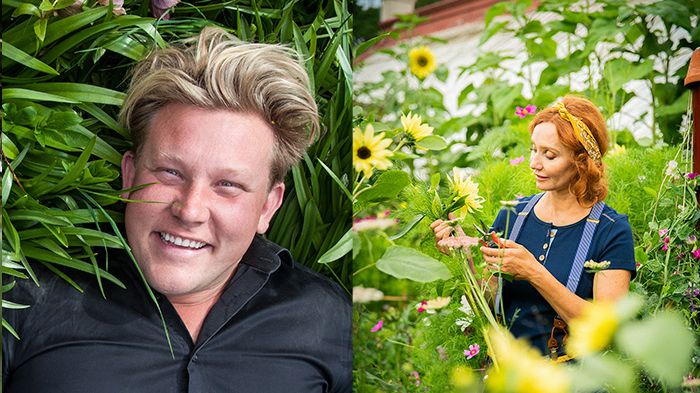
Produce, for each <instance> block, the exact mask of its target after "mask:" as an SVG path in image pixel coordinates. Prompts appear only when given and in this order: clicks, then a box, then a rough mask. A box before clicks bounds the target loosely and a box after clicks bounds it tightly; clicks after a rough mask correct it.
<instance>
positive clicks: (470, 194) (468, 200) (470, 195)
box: [449, 168, 484, 217]
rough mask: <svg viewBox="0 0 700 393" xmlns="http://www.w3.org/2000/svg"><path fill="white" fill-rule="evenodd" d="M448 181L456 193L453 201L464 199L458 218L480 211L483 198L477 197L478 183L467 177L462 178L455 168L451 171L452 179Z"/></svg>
mask: <svg viewBox="0 0 700 393" xmlns="http://www.w3.org/2000/svg"><path fill="white" fill-rule="evenodd" d="M449 180H450V183H452V190H453V191H454V192H455V193H456V195H455V200H457V199H460V198H464V207H462V208H461V209H460V210H459V213H458V215H459V216H460V217H465V216H466V215H467V214H469V213H471V212H473V211H475V210H479V209H481V203H482V202H483V201H484V198H482V197H480V196H479V184H478V183H476V182H475V181H473V180H472V179H471V177H469V176H467V177H463V176H462V173H461V172H460V171H458V170H457V169H456V168H455V169H453V170H452V177H451V178H450V179H449Z"/></svg>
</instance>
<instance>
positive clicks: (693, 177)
mask: <svg viewBox="0 0 700 393" xmlns="http://www.w3.org/2000/svg"><path fill="white" fill-rule="evenodd" d="M685 177H686V178H687V179H688V180H693V179H695V178H696V177H698V174H697V173H695V172H690V173H686V174H685Z"/></svg>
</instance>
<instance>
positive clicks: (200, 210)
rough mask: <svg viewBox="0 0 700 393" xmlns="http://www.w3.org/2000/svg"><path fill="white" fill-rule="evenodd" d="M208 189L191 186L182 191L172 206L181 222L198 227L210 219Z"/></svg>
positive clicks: (173, 211) (200, 186)
mask: <svg viewBox="0 0 700 393" xmlns="http://www.w3.org/2000/svg"><path fill="white" fill-rule="evenodd" d="M207 194H208V193H207V188H206V187H205V186H202V185H197V184H190V185H188V186H187V187H185V188H183V189H182V192H181V193H180V194H179V195H178V196H177V197H176V198H175V200H174V201H173V203H172V205H171V211H172V213H173V215H174V216H175V217H177V218H178V219H179V220H180V221H181V222H183V223H185V224H188V225H196V224H201V223H204V222H206V221H207V220H208V219H209V197H208V195H207Z"/></svg>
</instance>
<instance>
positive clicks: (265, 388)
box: [2, 237, 352, 393]
mask: <svg viewBox="0 0 700 393" xmlns="http://www.w3.org/2000/svg"><path fill="white" fill-rule="evenodd" d="M113 254H114V255H113ZM116 254H118V255H116ZM115 259H116V260H115ZM109 263H110V272H111V273H112V274H114V275H115V276H117V277H118V278H119V279H120V280H122V282H124V283H125V284H126V286H127V288H128V289H127V290H123V289H121V288H118V287H117V286H115V285H112V284H111V283H108V282H106V281H103V284H104V285H105V292H106V295H107V299H106V300H105V299H103V298H102V296H101V294H100V292H99V288H98V286H97V282H96V279H95V277H93V276H88V275H84V276H81V277H79V279H77V280H76V281H77V282H78V283H79V285H80V286H81V287H82V288H83V289H84V290H85V293H84V294H80V293H79V292H78V291H76V290H75V288H73V287H71V286H70V285H68V284H67V283H66V282H65V281H63V280H62V279H60V278H58V277H57V276H55V275H54V274H52V273H47V272H39V271H37V273H38V274H40V275H41V277H40V283H41V287H37V286H36V285H35V284H34V283H33V282H32V281H31V280H18V281H19V282H18V286H17V287H16V288H14V289H13V290H12V291H10V292H9V293H8V294H7V295H8V298H9V299H8V300H11V301H14V302H17V303H22V304H29V305H31V306H32V307H30V308H28V309H24V310H5V311H4V317H5V319H7V320H8V321H9V322H10V324H11V325H12V326H13V327H14V328H15V329H16V330H17V333H18V334H19V335H20V338H21V340H19V341H18V340H17V339H15V338H14V337H13V336H12V335H10V334H9V333H7V332H6V331H5V332H3V338H2V342H3V348H2V350H3V359H2V360H3V369H2V371H3V381H2V385H3V391H4V392H6V393H19V392H21V393H34V392H56V393H58V392H71V393H72V392H101V393H109V392H115V393H117V392H118V393H126V392H149V393H151V392H159V393H160V392H162V393H170V392H193V393H194V392H202V393H211V392H304V393H310V392H350V391H351V386H352V375H351V369H352V352H351V351H352V348H351V338H350V337H351V331H350V330H351V304H350V301H349V298H348V296H347V295H346V294H345V292H344V291H343V290H342V289H341V288H340V287H339V286H338V285H336V284H334V283H331V282H330V281H329V280H327V279H326V278H324V277H322V276H320V275H319V274H317V273H314V272H313V271H311V270H309V269H308V268H306V267H304V266H301V265H299V264H297V263H295V262H294V261H293V260H292V258H291V255H290V254H289V252H288V251H287V250H285V249H282V248H281V247H279V246H277V245H275V244H274V243H271V242H269V241H267V240H264V239H262V238H261V237H256V238H255V239H254V240H253V243H252V244H251V246H250V248H249V249H248V251H247V252H246V254H245V256H244V257H243V259H242V260H241V263H240V264H239V266H238V269H237V270H236V273H235V274H234V276H233V278H232V279H231V280H230V282H229V283H228V284H227V286H226V288H225V289H224V292H223V294H222V296H221V298H220V299H219V301H218V302H217V303H216V304H215V305H214V306H213V307H212V309H211V311H210V313H209V315H208V316H207V317H206V319H205V321H204V324H203V326H202V329H201V331H200V333H199V336H198V338H197V342H192V339H191V336H190V334H189V332H188V331H187V328H186V327H185V325H184V323H183V322H182V320H181V319H180V317H179V316H178V314H177V313H176V311H175V309H174V308H173V306H172V305H171V304H170V302H169V301H168V300H167V299H166V298H165V297H164V296H161V295H157V297H158V301H159V303H160V307H161V309H162V310H163V314H164V316H165V321H166V324H167V327H168V331H169V334H170V339H171V341H172V345H173V350H174V354H175V357H174V358H173V357H172V355H171V353H170V350H169V349H168V345H167V341H166V339H165V334H164V331H163V325H162V322H161V320H160V318H159V316H158V313H157V311H156V308H155V305H154V304H153V302H152V300H151V299H150V298H149V297H148V295H147V292H146V291H145V289H144V285H143V283H142V281H141V280H140V278H139V277H138V276H137V273H136V271H135V269H134V268H133V264H132V262H131V261H129V260H128V257H127V256H126V255H125V254H124V253H123V252H121V251H119V252H110V259H109ZM115 265H116V266H115Z"/></svg>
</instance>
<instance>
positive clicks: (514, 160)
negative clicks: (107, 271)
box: [510, 156, 525, 166]
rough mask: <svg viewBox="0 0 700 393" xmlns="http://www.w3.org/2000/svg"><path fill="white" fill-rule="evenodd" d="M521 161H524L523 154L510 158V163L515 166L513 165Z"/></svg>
mask: <svg viewBox="0 0 700 393" xmlns="http://www.w3.org/2000/svg"><path fill="white" fill-rule="evenodd" d="M523 161H525V156H520V157H516V158H513V159H512V160H510V165H513V166H515V165H518V164H520V163H521V162H523Z"/></svg>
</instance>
